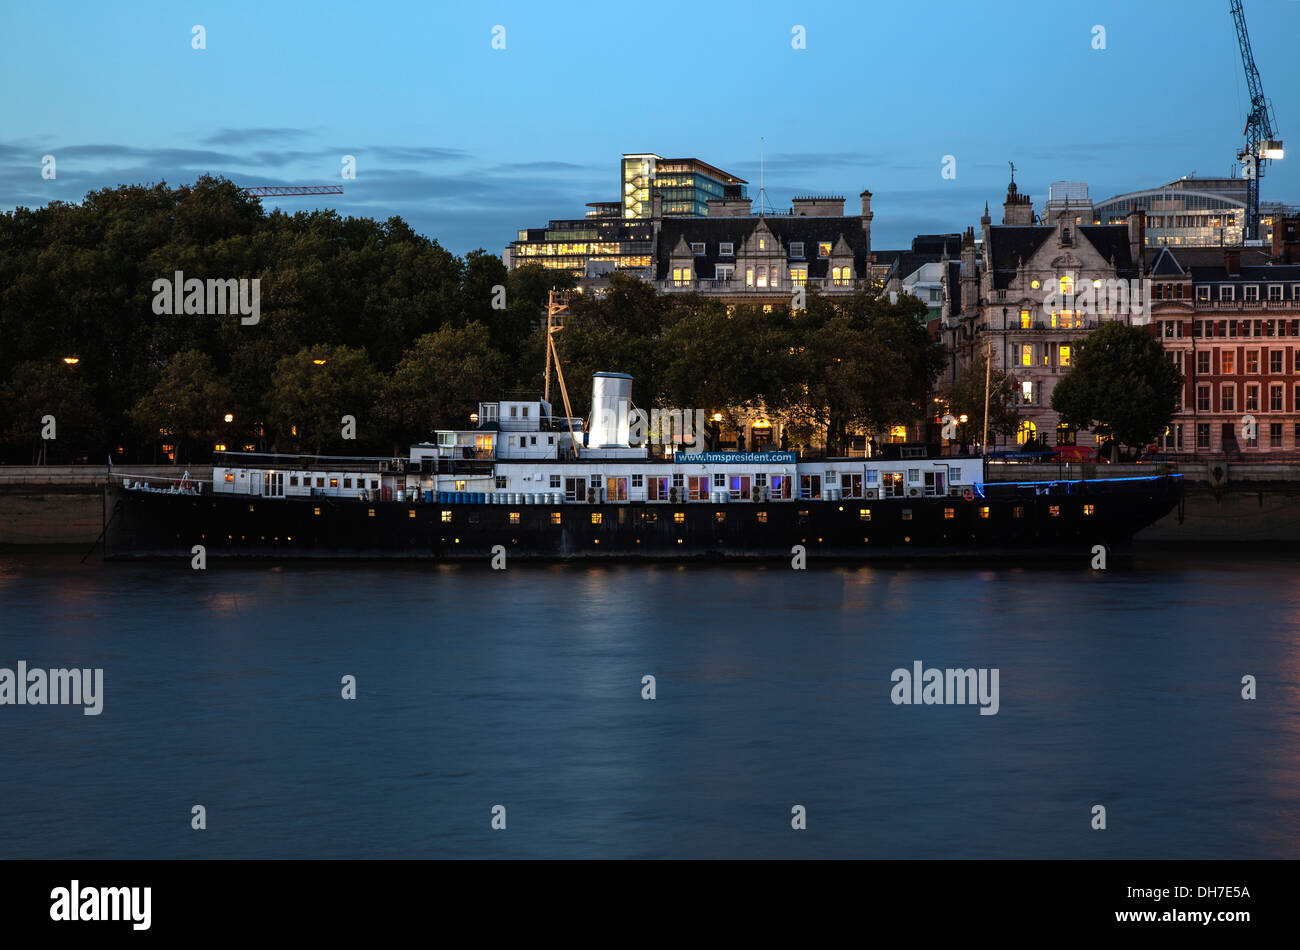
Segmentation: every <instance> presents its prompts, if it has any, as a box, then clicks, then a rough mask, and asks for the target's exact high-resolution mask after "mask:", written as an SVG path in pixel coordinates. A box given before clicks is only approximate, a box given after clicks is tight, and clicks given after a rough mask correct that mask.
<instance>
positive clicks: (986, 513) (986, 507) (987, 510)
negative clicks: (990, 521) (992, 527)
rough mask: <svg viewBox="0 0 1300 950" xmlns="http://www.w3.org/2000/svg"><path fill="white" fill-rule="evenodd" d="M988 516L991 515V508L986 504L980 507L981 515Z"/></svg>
mask: <svg viewBox="0 0 1300 950" xmlns="http://www.w3.org/2000/svg"><path fill="white" fill-rule="evenodd" d="M988 516H989V509H988V506H987V505H985V506H984V507H983V508H981V509H980V517H981V518H987V517H988Z"/></svg>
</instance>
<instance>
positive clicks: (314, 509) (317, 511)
mask: <svg viewBox="0 0 1300 950" xmlns="http://www.w3.org/2000/svg"><path fill="white" fill-rule="evenodd" d="M311 513H312V514H313V515H318V514H320V509H319V508H313V509H312V510H311Z"/></svg>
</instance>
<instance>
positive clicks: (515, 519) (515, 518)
mask: <svg viewBox="0 0 1300 950" xmlns="http://www.w3.org/2000/svg"><path fill="white" fill-rule="evenodd" d="M510 523H511V524H519V512H517V511H512V512H510Z"/></svg>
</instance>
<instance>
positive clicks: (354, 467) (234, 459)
mask: <svg viewBox="0 0 1300 950" xmlns="http://www.w3.org/2000/svg"><path fill="white" fill-rule="evenodd" d="M214 464H216V465H219V466H224V467H225V468H256V469H270V470H272V471H284V472H291V471H299V472H375V473H378V472H393V473H397V472H403V471H405V470H406V468H407V467H408V466H409V465H410V464H411V463H410V460H409V459H406V458H400V457H393V458H388V457H363V456H349V455H287V454H277V453H273V452H217V453H216V455H215V456H214Z"/></svg>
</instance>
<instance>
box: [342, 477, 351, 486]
mask: <svg viewBox="0 0 1300 950" xmlns="http://www.w3.org/2000/svg"><path fill="white" fill-rule="evenodd" d="M343 487H344V488H351V487H352V479H351V477H348V478H344V479H343Z"/></svg>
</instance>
